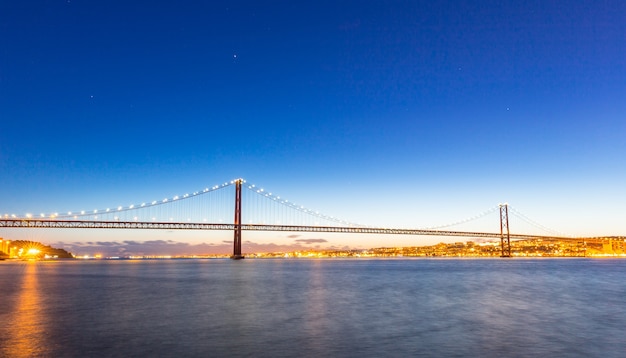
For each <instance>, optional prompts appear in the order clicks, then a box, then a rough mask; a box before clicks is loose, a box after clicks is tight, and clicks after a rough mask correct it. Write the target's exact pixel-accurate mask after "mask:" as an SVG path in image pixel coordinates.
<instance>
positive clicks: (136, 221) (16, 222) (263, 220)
mask: <svg viewBox="0 0 626 358" xmlns="http://www.w3.org/2000/svg"><path fill="white" fill-rule="evenodd" d="M232 188H234V200H233V190H232ZM229 189H230V190H229ZM496 212H499V216H500V226H499V230H498V231H497V232H472V231H452V230H442V229H444V228H446V227H451V226H455V225H458V224H461V223H465V222H469V221H472V220H477V219H479V218H482V217H484V216H486V215H488V214H493V213H496ZM233 214H234V215H233ZM509 214H513V215H514V216H516V217H517V218H519V219H521V220H523V221H525V222H527V223H530V224H531V225H534V226H536V227H539V228H541V229H543V230H544V231H546V232H550V234H549V235H532V234H519V233H512V232H510V230H509ZM0 227H4V228H64V229H80V228H82V229H161V230H228V231H233V233H234V237H233V255H232V256H231V257H232V258H233V259H242V258H244V256H243V254H242V248H241V243H242V231H277V232H280V231H287V232H316V233H351V234H390V235H418V236H419V235H426V236H450V237H473V238H492V239H500V244H501V250H502V255H501V256H502V257H510V256H511V240H528V239H544V240H572V239H575V240H594V239H600V238H573V237H569V236H566V235H563V234H559V233H558V232H556V231H554V230H551V229H549V228H547V227H544V226H542V225H540V224H538V223H536V222H534V221H533V220H531V219H529V218H528V217H527V216H525V215H523V214H521V213H520V212H518V211H516V210H514V209H513V208H510V207H509V205H508V204H499V205H498V206H496V207H494V208H492V209H489V210H487V211H485V212H483V213H481V214H479V215H476V216H474V217H471V218H468V219H465V220H462V221H459V222H455V223H451V224H448V225H442V226H438V227H431V228H418V229H403V228H381V227H370V226H365V225H360V224H355V223H351V222H348V221H345V220H342V219H339V218H336V217H333V216H328V215H324V214H322V213H320V212H318V211H315V210H310V209H308V208H306V207H304V206H301V205H297V204H295V203H293V202H290V201H288V200H286V199H284V198H281V197H280V196H278V195H275V194H273V193H272V192H268V191H266V190H264V189H263V188H260V187H258V186H256V185H254V184H250V183H247V182H246V181H245V180H244V179H235V180H232V181H230V182H225V183H223V184H220V185H215V186H213V187H207V188H204V189H203V190H200V191H195V192H192V193H191V194H184V195H182V196H174V197H172V198H165V199H162V200H153V201H149V202H143V203H141V204H133V205H129V206H118V207H113V208H106V209H94V210H90V211H85V210H80V211H68V212H63V213H58V212H55V213H40V214H32V213H27V214H23V215H16V214H3V215H1V216H0Z"/></svg>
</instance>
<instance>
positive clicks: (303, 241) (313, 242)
mask: <svg viewBox="0 0 626 358" xmlns="http://www.w3.org/2000/svg"><path fill="white" fill-rule="evenodd" d="M295 241H296V242H301V243H304V244H307V245H309V244H321V243H324V242H328V240H325V239H298V240H295Z"/></svg>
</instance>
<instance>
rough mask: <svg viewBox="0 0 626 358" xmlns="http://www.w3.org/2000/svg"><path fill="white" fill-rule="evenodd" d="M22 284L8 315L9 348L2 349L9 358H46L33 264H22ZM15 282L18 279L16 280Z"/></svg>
mask: <svg viewBox="0 0 626 358" xmlns="http://www.w3.org/2000/svg"><path fill="white" fill-rule="evenodd" d="M24 265H25V268H24V272H23V274H22V275H20V276H21V279H22V284H21V287H20V288H19V293H18V294H17V302H16V305H15V306H14V307H15V308H14V311H13V312H12V313H11V315H10V316H9V319H10V320H11V322H9V325H8V330H7V337H3V338H6V339H7V342H8V345H7V346H6V349H5V350H4V352H5V353H7V356H8V357H17V358H19V357H40V356H45V355H46V354H45V347H46V336H45V329H46V327H45V317H44V315H43V312H44V310H43V309H42V307H41V301H42V300H41V298H42V296H41V292H40V289H39V279H38V274H37V269H38V265H37V263H36V262H28V263H25V264H24ZM16 279H19V278H18V277H16Z"/></svg>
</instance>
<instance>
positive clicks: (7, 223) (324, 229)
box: [0, 218, 626, 241]
mask: <svg viewBox="0 0 626 358" xmlns="http://www.w3.org/2000/svg"><path fill="white" fill-rule="evenodd" d="M0 227H4V228H48V229H57V228H58V229H152V230H224V231H226V230H234V229H235V224H223V223H221V224H219V223H218V224H215V223H180V222H146V221H87V220H52V219H51V220H47V219H6V218H0ZM241 230H246V231H289V232H321V233H350V234H382V235H417V236H419V235H426V236H458V237H477V238H494V239H500V233H489V232H471V231H449V230H427V229H392V228H374V227H345V226H300V225H267V224H241ZM509 237H510V238H511V239H512V240H531V239H543V240H578V241H581V240H609V239H611V240H622V239H626V237H622V236H611V237H576V238H572V237H561V236H542V235H527V234H513V233H511V234H510V235H509Z"/></svg>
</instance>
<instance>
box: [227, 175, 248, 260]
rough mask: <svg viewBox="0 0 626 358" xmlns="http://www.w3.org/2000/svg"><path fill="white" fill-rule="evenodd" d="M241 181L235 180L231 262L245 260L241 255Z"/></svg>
mask: <svg viewBox="0 0 626 358" xmlns="http://www.w3.org/2000/svg"><path fill="white" fill-rule="evenodd" d="M242 182H243V179H237V180H235V237H234V239H233V255H232V256H231V257H230V258H231V259H233V260H241V259H243V258H245V257H244V256H243V255H242V254H241V183H242Z"/></svg>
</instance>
